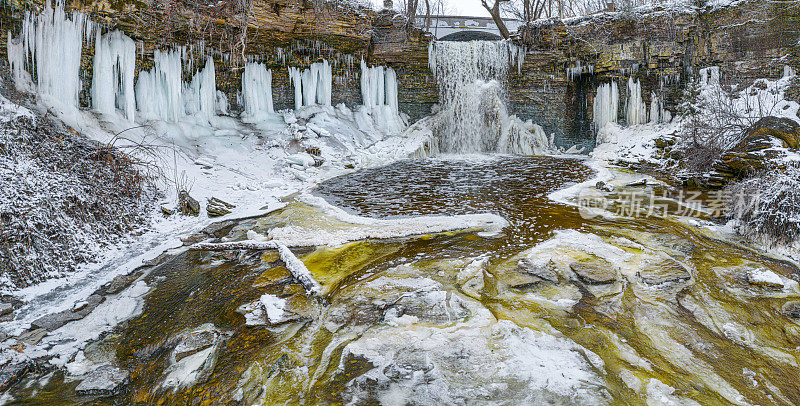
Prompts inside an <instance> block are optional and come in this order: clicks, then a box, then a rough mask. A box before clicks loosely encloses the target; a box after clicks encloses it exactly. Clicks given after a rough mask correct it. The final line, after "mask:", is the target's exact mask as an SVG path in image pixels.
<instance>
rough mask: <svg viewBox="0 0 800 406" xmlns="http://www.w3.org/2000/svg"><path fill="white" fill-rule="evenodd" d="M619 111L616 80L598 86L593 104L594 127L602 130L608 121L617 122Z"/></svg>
mask: <svg viewBox="0 0 800 406" xmlns="http://www.w3.org/2000/svg"><path fill="white" fill-rule="evenodd" d="M618 112H619V89H618V88H617V83H616V82H611V83H606V84H602V85H600V86H598V87H597V93H596V94H595V96H594V104H593V106H592V113H593V114H592V115H593V120H594V128H595V130H596V131H600V130H601V129H602V128H603V127H605V125H606V124H608V123H616V122H617V116H618Z"/></svg>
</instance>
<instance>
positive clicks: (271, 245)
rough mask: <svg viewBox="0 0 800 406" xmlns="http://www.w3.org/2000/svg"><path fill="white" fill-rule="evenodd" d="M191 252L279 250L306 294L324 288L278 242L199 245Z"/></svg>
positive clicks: (282, 258)
mask: <svg viewBox="0 0 800 406" xmlns="http://www.w3.org/2000/svg"><path fill="white" fill-rule="evenodd" d="M189 250H190V251H236V250H256V251H259V250H277V251H278V255H280V257H281V260H282V261H283V262H284V263H285V264H286V269H288V270H289V272H291V274H292V276H293V277H294V278H295V279H297V281H298V282H300V284H301V285H303V288H305V290H306V292H308V294H310V295H316V294H319V293H320V292H322V286H321V285H320V284H319V282H317V281H316V280H315V279H314V276H313V275H311V272H310V271H309V270H308V268H306V265H305V264H304V263H303V261H301V260H300V259H299V258H297V256H295V255H294V253H293V252H292V250H290V249H289V248H288V247H287V246H286V245H283V244H281V243H279V242H276V241H252V240H249V241H236V242H223V243H207V242H206V243H197V244H195V245H192V246H191V247H189Z"/></svg>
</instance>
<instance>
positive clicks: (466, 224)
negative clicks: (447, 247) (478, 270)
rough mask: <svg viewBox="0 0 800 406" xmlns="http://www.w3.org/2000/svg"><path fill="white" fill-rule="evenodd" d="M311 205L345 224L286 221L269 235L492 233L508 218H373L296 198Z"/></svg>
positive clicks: (309, 238) (315, 240) (313, 239)
mask: <svg viewBox="0 0 800 406" xmlns="http://www.w3.org/2000/svg"><path fill="white" fill-rule="evenodd" d="M297 200H299V201H302V202H304V203H306V204H310V205H312V206H315V207H317V208H319V209H321V210H322V211H323V213H324V214H325V215H328V216H331V217H333V218H335V219H337V220H339V221H341V222H344V223H347V224H348V226H347V227H335V228H323V229H319V227H315V228H313V229H308V228H306V227H304V226H294V225H287V226H284V227H278V228H273V229H271V230H270V231H269V236H270V238H272V239H273V240H276V241H280V242H281V243H283V244H286V245H288V246H296V247H298V246H320V245H330V246H338V245H343V244H346V243H348V242H351V241H359V240H366V239H387V238H400V237H407V236H411V235H420V234H436V233H443V232H447V231H454V230H472V229H474V230H483V231H484V232H485V233H487V235H488V234H496V233H498V232H500V230H502V229H503V228H504V227H506V226H508V222H507V221H506V220H505V219H503V218H502V217H500V216H498V215H496V214H489V213H486V214H467V215H457V216H421V217H409V218H403V219H373V218H368V217H361V216H356V215H353V214H349V213H347V212H345V211H344V210H342V209H340V208H338V207H335V206H332V205H331V204H329V203H328V202H326V201H325V200H324V199H322V198H321V197H316V196H311V195H308V194H304V195H302V196H300V197H298V198H297Z"/></svg>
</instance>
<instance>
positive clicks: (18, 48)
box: [7, 0, 96, 107]
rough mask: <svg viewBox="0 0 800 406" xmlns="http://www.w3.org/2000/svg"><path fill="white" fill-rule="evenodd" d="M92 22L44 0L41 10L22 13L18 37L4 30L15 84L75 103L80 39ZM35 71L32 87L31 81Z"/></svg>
mask: <svg viewBox="0 0 800 406" xmlns="http://www.w3.org/2000/svg"><path fill="white" fill-rule="evenodd" d="M95 28H96V26H95V24H94V23H93V22H92V21H91V20H89V18H88V17H87V16H86V15H85V14H83V13H79V12H74V13H70V14H67V13H65V12H64V5H63V4H62V3H61V2H56V3H55V5H54V6H53V7H51V5H50V1H49V0H48V1H47V3H46V5H45V8H44V10H43V11H42V12H41V13H40V14H38V15H33V14H31V13H30V12H27V13H26V14H25V18H24V19H23V20H22V32H21V34H20V36H19V37H18V38H16V39H15V38H12V36H11V33H10V32H9V33H8V42H7V45H8V52H7V54H8V61H9V64H10V65H11V72H12V76H13V78H14V83H15V85H16V87H17V88H18V89H20V90H24V91H33V90H36V91H38V93H39V95H40V96H43V97H46V98H48V99H49V100H51V101H53V102H56V103H58V104H61V105H62V106H65V107H78V93H79V92H80V89H81V80H80V76H79V71H80V67H81V54H82V50H83V43H84V41H88V40H89V39H90V38H91V35H92V33H93V32H94V30H95ZM31 73H35V74H36V89H33V88H32V87H31V85H32V84H33V81H32V80H31Z"/></svg>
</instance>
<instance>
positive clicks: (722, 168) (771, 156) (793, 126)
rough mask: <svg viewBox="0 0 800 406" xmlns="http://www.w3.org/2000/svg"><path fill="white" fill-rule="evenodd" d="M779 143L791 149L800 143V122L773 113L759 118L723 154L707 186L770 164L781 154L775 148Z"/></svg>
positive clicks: (721, 185)
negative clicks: (737, 141) (740, 138)
mask: <svg viewBox="0 0 800 406" xmlns="http://www.w3.org/2000/svg"><path fill="white" fill-rule="evenodd" d="M779 145H782V146H783V147H785V148H791V149H797V148H798V147H800V124H797V123H796V122H794V121H793V120H790V119H788V118H778V117H771V116H770V117H764V118H762V119H761V120H758V122H756V123H755V124H753V125H752V126H751V127H750V128H748V129H747V130H745V131H744V134H742V140H741V141H739V143H738V144H736V145H735V146H734V147H733V148H731V149H730V150H728V151H726V152H725V153H724V154H722V157H721V158H720V161H719V162H718V163H717V164H716V165H715V166H714V168H713V169H714V170H713V171H712V173H711V175H710V177H709V179H708V181H707V182H708V186H709V187H712V188H721V187H724V186H725V185H726V184H728V183H729V182H731V181H735V180H738V179H742V178H744V177H746V176H748V175H751V174H753V173H756V172H759V171H762V170H764V169H766V168H768V167H769V165H770V163H771V162H772V161H773V160H775V159H776V158H778V157H780V155H781V151H780V150H779V149H777V148H775V147H776V146H779Z"/></svg>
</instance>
